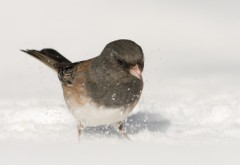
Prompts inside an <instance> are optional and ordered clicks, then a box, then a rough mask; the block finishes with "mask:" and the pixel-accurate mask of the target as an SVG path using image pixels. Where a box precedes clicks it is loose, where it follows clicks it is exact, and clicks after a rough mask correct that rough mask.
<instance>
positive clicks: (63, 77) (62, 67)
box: [55, 59, 92, 85]
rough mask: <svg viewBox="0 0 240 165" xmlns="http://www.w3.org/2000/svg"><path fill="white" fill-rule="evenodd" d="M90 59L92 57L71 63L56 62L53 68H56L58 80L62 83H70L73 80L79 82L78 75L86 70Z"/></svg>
mask: <svg viewBox="0 0 240 165" xmlns="http://www.w3.org/2000/svg"><path fill="white" fill-rule="evenodd" d="M91 61H92V59H90V60H86V61H80V62H75V63H71V64H56V65H55V68H57V69H58V77H59V80H60V81H61V82H62V83H63V84H64V85H71V84H72V83H73V82H77V83H79V82H78V81H80V80H78V79H79V75H82V74H84V73H86V72H87V71H88V66H89V64H90V62H91ZM77 77H78V78H77Z"/></svg>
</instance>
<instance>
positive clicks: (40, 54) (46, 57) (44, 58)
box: [21, 49, 72, 71]
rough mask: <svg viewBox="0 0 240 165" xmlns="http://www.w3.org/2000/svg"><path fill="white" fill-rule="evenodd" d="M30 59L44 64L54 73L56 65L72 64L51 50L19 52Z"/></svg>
mask: <svg viewBox="0 0 240 165" xmlns="http://www.w3.org/2000/svg"><path fill="white" fill-rule="evenodd" d="M21 51H23V52H25V53H27V54H29V55H31V56H32V57H35V58H36V59H38V60H39V61H41V62H42V63H44V64H46V65H47V66H49V67H50V68H52V69H53V70H55V71H58V68H56V67H55V66H56V65H59V64H71V63H72V62H71V61H69V60H68V59H66V58H65V57H63V56H62V55H61V54H60V53H58V52H57V51H56V50H53V49H43V50H41V51H37V50H21Z"/></svg>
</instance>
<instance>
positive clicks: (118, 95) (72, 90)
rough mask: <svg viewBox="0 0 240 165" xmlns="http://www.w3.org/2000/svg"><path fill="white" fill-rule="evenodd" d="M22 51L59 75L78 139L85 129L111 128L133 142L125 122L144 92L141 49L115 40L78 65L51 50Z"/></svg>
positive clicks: (133, 44)
mask: <svg viewBox="0 0 240 165" xmlns="http://www.w3.org/2000/svg"><path fill="white" fill-rule="evenodd" d="M21 51H22V52H24V53H27V54H28V55H30V56H32V57H34V58H36V59H38V60H39V61H41V62H42V63H44V64H46V65H47V66H48V67H50V68H51V69H52V70H53V71H55V72H56V73H57V76H58V78H59V80H60V82H61V86H62V90H63V96H64V100H65V102H66V105H67V107H68V109H69V111H70V112H71V113H72V115H73V117H74V118H75V119H76V121H77V133H78V138H79V139H80V137H81V136H82V132H83V130H84V128H86V127H96V126H99V125H112V126H113V127H114V128H115V129H116V130H117V132H118V133H119V134H120V135H121V136H123V137H125V138H127V139H129V140H130V138H129V136H128V135H127V133H126V131H125V129H124V121H125V119H126V118H127V117H128V116H129V115H130V114H131V112H132V111H133V109H134V108H135V106H136V105H137V103H138V102H139V99H140V97H141V94H142V90H143V84H144V83H143V78H142V72H143V69H144V53H143V50H142V48H141V46H139V45H138V44H137V43H135V42H134V41H132V40H129V39H119V40H115V41H112V42H110V43H108V44H106V46H105V47H104V49H103V50H102V52H101V53H100V55H98V56H96V57H94V58H91V59H88V60H84V61H78V62H71V61H70V60H68V59H67V58H65V57H64V56H63V55H61V54H60V53H59V52H57V51H56V50H54V49H51V48H45V49H42V50H40V51H38V50H34V49H26V50H21Z"/></svg>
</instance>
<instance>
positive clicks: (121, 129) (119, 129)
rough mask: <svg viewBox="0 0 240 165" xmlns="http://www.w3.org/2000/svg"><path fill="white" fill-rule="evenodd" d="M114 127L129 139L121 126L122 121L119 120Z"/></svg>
mask: <svg viewBox="0 0 240 165" xmlns="http://www.w3.org/2000/svg"><path fill="white" fill-rule="evenodd" d="M114 126H115V128H116V129H117V131H118V132H119V133H120V134H121V135H122V136H123V137H125V138H126V139H127V140H130V141H131V139H130V138H129V137H128V135H127V133H126V132H125V130H124V128H123V122H119V123H116V124H115V125H114Z"/></svg>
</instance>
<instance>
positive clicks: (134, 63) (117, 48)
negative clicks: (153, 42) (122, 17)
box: [100, 39, 144, 80]
mask: <svg viewBox="0 0 240 165" xmlns="http://www.w3.org/2000/svg"><path fill="white" fill-rule="evenodd" d="M100 57H101V58H103V59H104V60H102V61H104V64H105V65H107V66H108V67H109V68H108V69H110V70H112V71H114V72H115V73H117V74H118V75H124V76H125V75H126V74H127V75H130V76H134V77H135V78H137V79H139V80H142V71H143V68H144V55H143V51H142V48H141V47H140V46H139V45H138V44H136V43H135V42H133V41H131V40H124V39H122V40H116V41H113V42H110V43H109V44H107V45H106V46H105V48H104V49H103V51H102V53H101V55H100Z"/></svg>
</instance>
